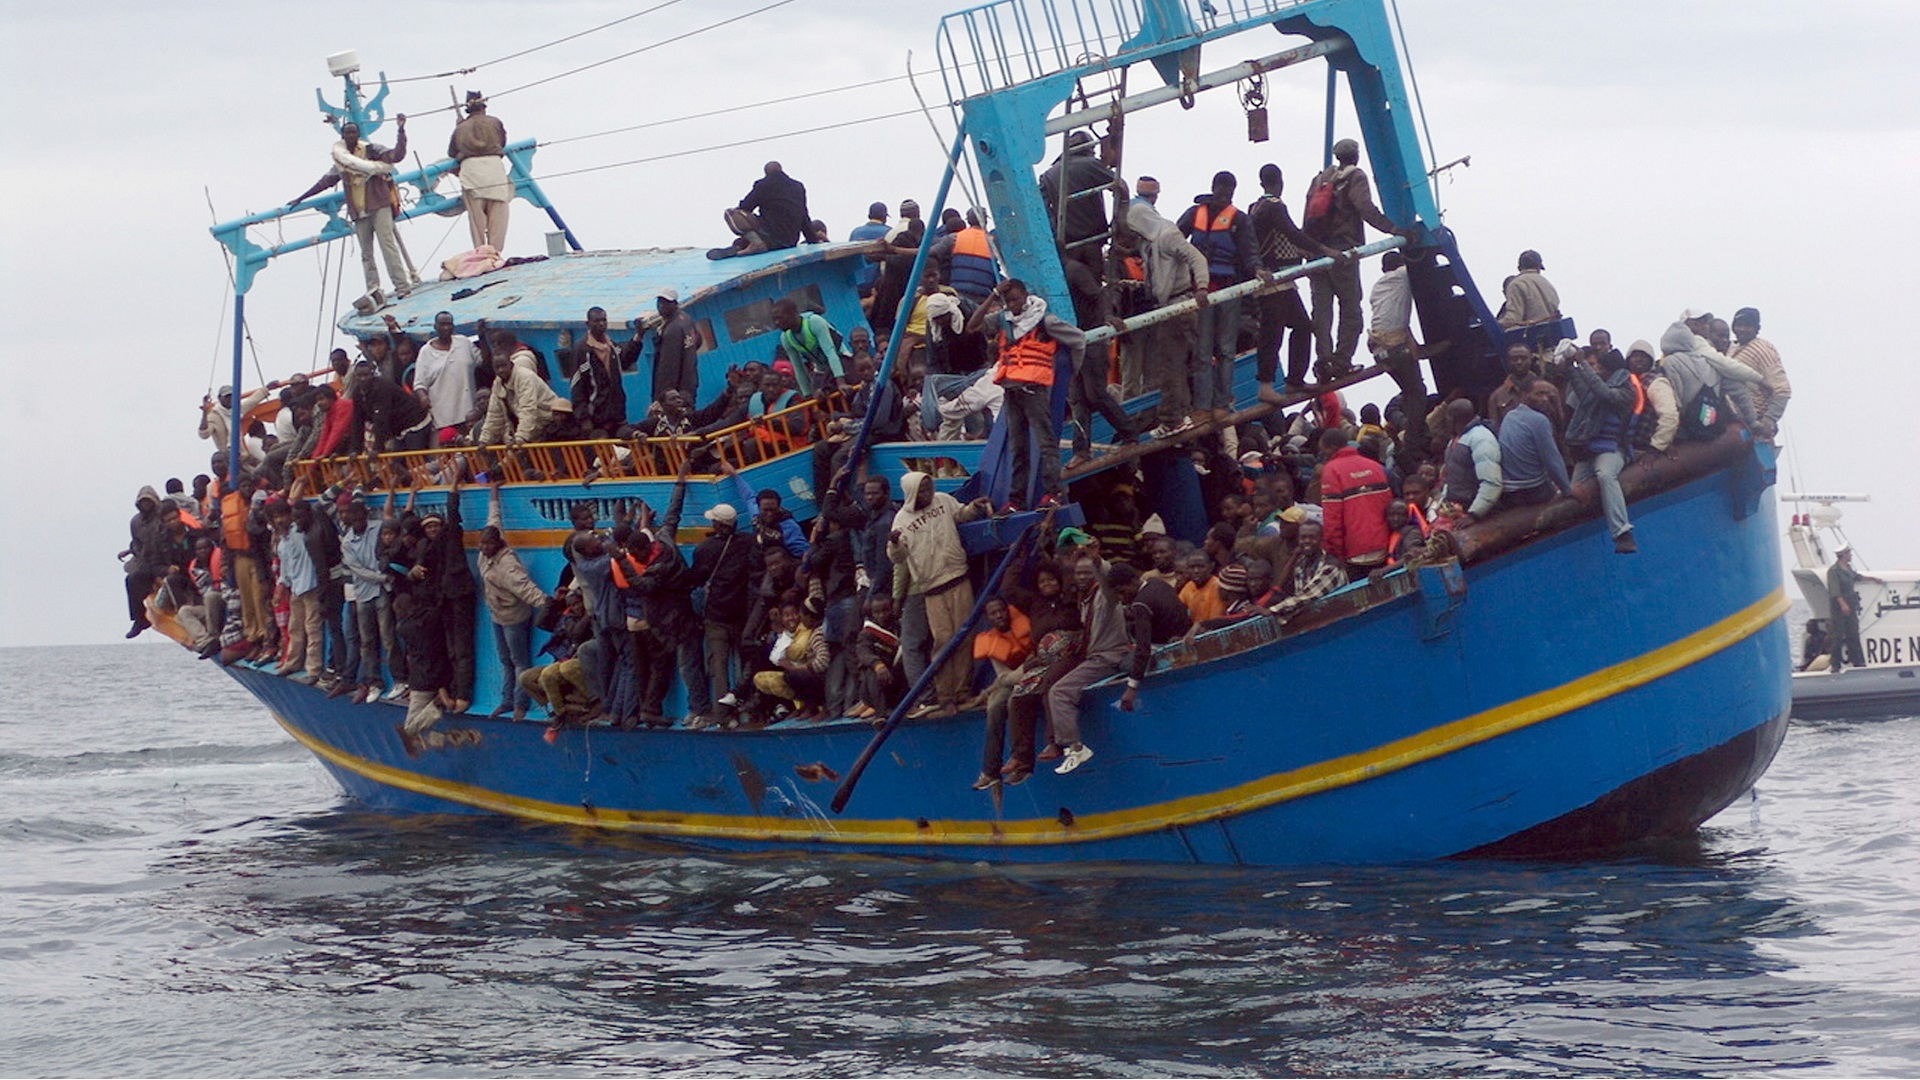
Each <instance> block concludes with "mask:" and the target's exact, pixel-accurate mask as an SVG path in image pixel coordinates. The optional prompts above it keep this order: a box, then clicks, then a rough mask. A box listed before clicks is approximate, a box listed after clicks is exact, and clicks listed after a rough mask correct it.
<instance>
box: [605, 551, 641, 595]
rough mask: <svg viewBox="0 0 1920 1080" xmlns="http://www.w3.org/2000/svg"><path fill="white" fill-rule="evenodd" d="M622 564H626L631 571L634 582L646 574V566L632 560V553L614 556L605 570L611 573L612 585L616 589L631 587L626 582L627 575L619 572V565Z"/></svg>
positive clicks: (636, 560) (634, 559)
mask: <svg viewBox="0 0 1920 1080" xmlns="http://www.w3.org/2000/svg"><path fill="white" fill-rule="evenodd" d="M623 562H624V563H626V564H627V569H628V570H631V571H633V579H634V580H635V581H638V580H640V575H641V574H644V573H646V572H647V567H646V564H645V563H643V562H641V561H640V560H639V559H636V558H634V557H633V553H632V552H622V553H621V554H619V555H615V556H614V557H613V560H612V561H611V562H609V563H608V564H607V569H609V570H611V571H613V585H614V588H616V589H629V588H632V587H633V586H632V585H631V584H630V583H629V582H628V581H627V575H626V574H623V573H621V572H620V564H621V563H623Z"/></svg>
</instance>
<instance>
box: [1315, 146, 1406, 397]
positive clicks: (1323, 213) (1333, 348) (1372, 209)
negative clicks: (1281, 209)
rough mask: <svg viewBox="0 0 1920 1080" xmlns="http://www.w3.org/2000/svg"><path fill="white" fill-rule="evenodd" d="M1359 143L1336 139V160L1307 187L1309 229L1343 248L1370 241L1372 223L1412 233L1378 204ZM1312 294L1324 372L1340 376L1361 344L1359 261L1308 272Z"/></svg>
mask: <svg viewBox="0 0 1920 1080" xmlns="http://www.w3.org/2000/svg"><path fill="white" fill-rule="evenodd" d="M1359 163H1360V144H1359V143H1357V142H1355V141H1353V140H1352V139H1341V140H1340V141H1339V142H1337V143H1334V144H1333V164H1332V165H1330V166H1328V167H1327V168H1326V170H1325V171H1324V172H1322V173H1320V175H1318V176H1316V177H1314V178H1313V184H1312V186H1310V187H1309V188H1308V189H1307V207H1306V214H1305V221H1304V222H1303V224H1304V226H1305V229H1306V233H1307V235H1309V236H1311V237H1313V238H1314V239H1315V240H1318V241H1320V242H1321V243H1323V244H1325V245H1327V246H1328V247H1330V248H1334V249H1336V250H1340V251H1346V250H1348V249H1350V248H1356V247H1359V246H1360V245H1361V244H1364V243H1366V240H1367V230H1366V227H1367V226H1368V225H1371V226H1373V227H1374V228H1376V229H1378V230H1380V231H1381V232H1384V233H1393V234H1396V235H1399V236H1408V237H1410V236H1412V232H1411V231H1410V230H1408V229H1403V228H1401V227H1400V226H1398V225H1395V224H1394V223H1393V220H1392V219H1391V218H1389V217H1387V215H1386V214H1384V213H1381V211H1380V208H1379V207H1377V206H1375V205H1374V204H1373V195H1372V189H1371V188H1370V187H1369V186H1368V183H1367V174H1366V173H1365V172H1363V171H1361V169H1360V164H1359ZM1308 284H1309V287H1310V288H1309V291H1310V294H1311V295H1312V298H1313V339H1314V344H1315V345H1316V346H1317V351H1318V353H1319V357H1320V366H1321V368H1322V371H1321V376H1322V377H1323V378H1338V377H1339V376H1341V375H1344V374H1346V373H1347V372H1349V371H1351V370H1352V369H1353V351H1354V349H1356V348H1357V347H1358V346H1359V344H1360V327H1361V325H1362V321H1363V320H1362V318H1361V315H1360V303H1361V293H1360V267H1359V265H1358V264H1356V263H1353V262H1347V263H1344V264H1342V263H1336V264H1335V265H1333V266H1330V267H1328V268H1327V269H1325V270H1320V271H1316V272H1315V273H1314V274H1312V275H1311V276H1310V277H1309V278H1308ZM1336 301H1337V302H1338V303H1339V305H1340V322H1339V336H1338V338H1335V336H1334V316H1333V305H1334V303H1335V302H1336Z"/></svg>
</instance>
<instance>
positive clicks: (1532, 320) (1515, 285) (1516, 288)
mask: <svg viewBox="0 0 1920 1080" xmlns="http://www.w3.org/2000/svg"><path fill="white" fill-rule="evenodd" d="M1546 268H1547V265H1546V263H1543V262H1541V261H1540V253H1539V252H1537V251H1532V250H1528V251H1523V252H1521V253H1520V265H1519V267H1518V269H1519V271H1520V272H1519V273H1517V274H1515V275H1513V276H1512V277H1510V278H1508V279H1507V283H1506V286H1505V289H1506V302H1505V303H1504V304H1502V305H1501V306H1500V325H1501V326H1504V327H1508V328H1512V327H1516V326H1535V325H1538V324H1540V323H1547V322H1555V321H1558V320H1559V318H1560V291H1559V290H1558V289H1555V288H1554V287H1553V282H1551V281H1548V280H1547V279H1546V276H1545V275H1543V274H1542V273H1540V271H1542V270H1545V269H1546Z"/></svg>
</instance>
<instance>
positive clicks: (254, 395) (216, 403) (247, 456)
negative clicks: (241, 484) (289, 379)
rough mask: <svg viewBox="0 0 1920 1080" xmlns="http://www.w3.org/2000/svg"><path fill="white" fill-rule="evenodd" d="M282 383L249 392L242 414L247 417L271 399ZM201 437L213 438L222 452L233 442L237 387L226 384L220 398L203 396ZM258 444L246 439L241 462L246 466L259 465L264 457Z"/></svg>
mask: <svg viewBox="0 0 1920 1080" xmlns="http://www.w3.org/2000/svg"><path fill="white" fill-rule="evenodd" d="M279 387H280V384H279V383H278V382H270V383H268V384H267V385H265V386H262V387H260V388H259V389H257V390H251V391H248V392H247V393H246V394H244V395H242V396H241V398H240V416H241V417H242V418H243V419H244V418H245V417H246V415H247V414H248V413H250V412H252V411H253V410H254V409H255V408H256V407H257V406H259V404H260V403H261V402H263V401H265V400H267V395H268V394H269V393H272V392H273V391H274V390H277V389H279ZM200 437H201V438H203V439H208V440H211V441H212V443H213V445H214V446H215V447H217V448H218V449H219V450H220V452H221V453H223V454H224V453H225V452H226V451H227V449H228V448H229V447H231V446H232V445H233V441H232V440H233V387H231V386H223V387H221V388H220V393H219V394H218V395H217V398H216V399H207V398H202V399H201V401H200ZM254 450H255V447H254V446H251V445H249V444H248V442H247V440H245V439H242V440H241V445H240V455H241V458H240V464H241V466H242V467H243V468H244V467H246V466H250V465H258V464H259V463H260V459H259V457H258V456H256V455H255V454H254Z"/></svg>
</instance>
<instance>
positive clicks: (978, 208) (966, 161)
mask: <svg viewBox="0 0 1920 1080" xmlns="http://www.w3.org/2000/svg"><path fill="white" fill-rule="evenodd" d="M907 76H908V85H909V86H911V87H913V98H914V100H915V101H917V102H919V103H920V108H919V109H918V110H916V111H918V112H919V113H920V115H922V116H924V117H926V118H927V128H928V129H929V130H930V131H932V132H933V141H934V142H936V143H938V144H939V145H940V154H941V156H942V157H943V158H944V157H945V156H946V154H947V151H948V147H949V146H951V145H952V143H953V140H952V139H951V138H948V137H946V136H943V135H941V134H940V125H939V124H938V123H937V122H935V121H934V119H933V109H932V108H931V107H930V106H928V104H927V99H926V97H925V96H924V95H922V94H921V93H920V80H919V79H917V78H914V77H913V76H914V71H913V52H912V50H908V52H907ZM947 107H948V108H949V109H953V108H955V106H954V104H953V103H952V102H948V105H947ZM954 123H955V124H956V125H958V123H959V121H958V120H957V119H956V120H955V121H954ZM962 170H964V171H962ZM953 178H954V179H955V180H958V181H959V182H960V193H961V194H962V195H965V196H966V198H967V205H968V207H969V208H971V209H972V210H973V212H974V215H975V216H976V217H978V218H979V219H980V223H981V224H982V225H983V226H986V225H990V224H991V223H990V222H989V221H988V220H987V211H986V207H985V206H983V205H982V204H981V202H980V195H979V193H978V192H976V191H975V190H974V184H976V183H979V180H980V178H979V175H978V174H976V173H975V172H974V171H973V155H972V154H964V153H963V154H961V155H960V168H958V169H955V170H954V174H953ZM939 224H940V223H939V222H937V221H935V222H932V223H931V224H929V225H928V226H927V227H928V228H937V227H939ZM987 246H988V248H989V249H994V248H995V245H994V243H993V233H992V231H991V230H990V229H989V230H988V233H987ZM996 253H997V251H996Z"/></svg>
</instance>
